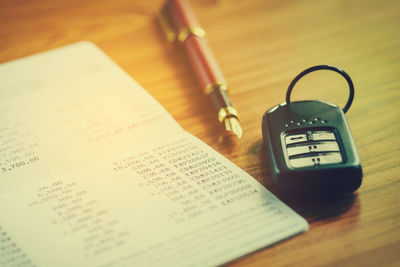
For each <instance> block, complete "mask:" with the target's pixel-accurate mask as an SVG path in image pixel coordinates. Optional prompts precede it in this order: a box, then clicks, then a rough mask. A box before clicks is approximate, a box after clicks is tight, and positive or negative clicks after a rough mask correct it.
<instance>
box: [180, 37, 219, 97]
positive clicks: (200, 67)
mask: <svg viewBox="0 0 400 267" xmlns="http://www.w3.org/2000/svg"><path fill="white" fill-rule="evenodd" d="M183 47H184V49H185V50H186V52H187V55H188V58H189V61H190V64H191V65H192V68H193V71H194V73H195V75H196V77H197V80H198V81H199V83H200V86H201V89H202V90H204V91H205V92H206V93H209V90H210V89H211V87H212V86H213V85H215V84H221V85H224V86H226V81H225V78H224V75H223V74H222V71H221V69H220V68H219V66H218V63H217V61H216V59H215V57H214V55H213V53H212V51H211V49H210V47H209V46H208V43H207V41H206V40H205V39H204V38H201V37H197V36H196V35H190V36H189V37H188V38H187V39H186V41H185V42H184V43H183Z"/></svg>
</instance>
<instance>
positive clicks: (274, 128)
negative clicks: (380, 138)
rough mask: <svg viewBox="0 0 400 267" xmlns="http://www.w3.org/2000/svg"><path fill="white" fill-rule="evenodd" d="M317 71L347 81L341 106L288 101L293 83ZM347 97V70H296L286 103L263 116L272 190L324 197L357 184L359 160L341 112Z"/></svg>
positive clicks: (352, 91) (324, 66)
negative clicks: (274, 185)
mask: <svg viewBox="0 0 400 267" xmlns="http://www.w3.org/2000/svg"><path fill="white" fill-rule="evenodd" d="M320 69H328V70H333V71H336V72H339V73H340V74H341V75H342V76H344V77H345V78H346V80H347V81H348V83H349V86H350V97H349V100H348V102H347V104H346V106H345V108H344V109H343V110H342V109H341V108H340V107H338V106H336V105H333V104H329V103H326V102H322V101H316V100H312V101H297V102H290V93H291V91H292V89H293V87H294V85H295V83H296V82H297V81H298V80H299V79H300V78H301V77H303V76H304V75H306V74H308V73H310V72H312V71H315V70H320ZM353 97H354V87H353V83H352V81H351V79H350V77H349V76H348V75H347V73H345V72H344V71H342V70H340V69H337V68H335V67H331V66H326V65H320V66H315V67H312V68H309V69H307V70H305V71H303V72H302V73H300V74H299V75H298V76H297V77H296V78H295V79H294V80H293V82H292V83H291V85H290V86H289V89H288V92H287V96H286V103H283V104H280V105H277V106H275V107H273V108H271V109H269V110H268V111H267V112H266V113H265V114H264V116H263V120H262V131H263V139H264V144H265V146H266V154H267V158H268V162H269V166H270V170H271V174H272V178H273V180H274V182H275V184H276V185H277V187H278V190H280V191H281V192H282V193H284V194H285V195H288V196H294V197H296V196H302V197H324V196H326V197H330V196H337V195H342V194H346V193H350V192H353V191H355V190H356V189H357V188H358V187H359V186H360V185H361V181H362V168H361V162H360V158H359V156H358V153H357V149H356V145H355V143H354V140H353V137H352V135H351V132H350V128H349V125H348V123H347V121H346V118H345V116H344V112H346V111H347V110H348V108H349V107H350V105H351V103H352V100H353Z"/></svg>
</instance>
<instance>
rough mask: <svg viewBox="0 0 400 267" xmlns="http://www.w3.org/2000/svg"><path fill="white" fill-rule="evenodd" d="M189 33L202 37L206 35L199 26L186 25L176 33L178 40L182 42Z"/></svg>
mask: <svg viewBox="0 0 400 267" xmlns="http://www.w3.org/2000/svg"><path fill="white" fill-rule="evenodd" d="M190 35H196V36H198V37H201V38H202V37H204V36H206V31H205V30H204V29H203V28H201V27H199V26H188V27H186V28H183V29H182V30H181V31H180V32H179V33H178V41H179V42H181V43H183V42H184V41H186V39H187V38H188V37H189V36H190Z"/></svg>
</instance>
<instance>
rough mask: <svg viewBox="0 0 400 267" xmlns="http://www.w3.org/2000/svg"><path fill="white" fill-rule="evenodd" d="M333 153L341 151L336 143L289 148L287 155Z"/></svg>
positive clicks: (309, 144) (310, 144)
mask: <svg viewBox="0 0 400 267" xmlns="http://www.w3.org/2000/svg"><path fill="white" fill-rule="evenodd" d="M331 151H339V146H338V144H337V143H336V142H320V143H308V144H304V145H301V146H293V147H288V148H287V153H288V156H289V157H291V156H296V155H301V154H307V153H317V152H331Z"/></svg>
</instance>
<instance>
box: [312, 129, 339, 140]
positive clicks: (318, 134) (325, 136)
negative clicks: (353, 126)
mask: <svg viewBox="0 0 400 267" xmlns="http://www.w3.org/2000/svg"><path fill="white" fill-rule="evenodd" d="M312 137H313V140H314V141H321V140H333V141H335V140H336V138H335V134H334V133H332V132H330V131H315V132H313V133H312Z"/></svg>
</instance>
